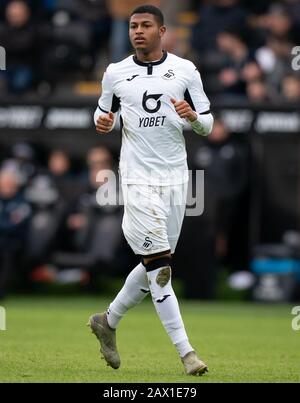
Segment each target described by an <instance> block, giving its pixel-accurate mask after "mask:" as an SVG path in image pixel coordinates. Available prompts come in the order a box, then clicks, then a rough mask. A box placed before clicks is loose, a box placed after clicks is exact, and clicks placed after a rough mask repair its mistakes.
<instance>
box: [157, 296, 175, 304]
mask: <svg viewBox="0 0 300 403" xmlns="http://www.w3.org/2000/svg"><path fill="white" fill-rule="evenodd" d="M170 296H171V295H170V294H167V295H164V296H163V297H162V298H158V299H157V300H156V302H158V303H159V304H161V303H162V302H164V301H165V300H166V299H167V298H168V297H170Z"/></svg>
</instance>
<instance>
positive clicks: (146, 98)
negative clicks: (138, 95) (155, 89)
mask: <svg viewBox="0 0 300 403" xmlns="http://www.w3.org/2000/svg"><path fill="white" fill-rule="evenodd" d="M147 92H148V91H146V92H144V95H143V108H144V109H145V111H146V112H149V113H155V112H158V111H159V110H160V107H161V101H160V100H159V98H160V97H161V96H162V95H163V94H149V95H148V94H147ZM152 99H153V100H154V102H153V101H150V100H152ZM149 101H150V102H149ZM155 102H156V105H154V104H155ZM147 103H148V106H153V108H151V109H150V108H148V106H147ZM149 104H150V105H149Z"/></svg>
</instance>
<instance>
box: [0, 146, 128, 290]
mask: <svg viewBox="0 0 300 403" xmlns="http://www.w3.org/2000/svg"><path fill="white" fill-rule="evenodd" d="M38 155H39V158H38ZM40 156H41V153H40V152H39V153H37V152H36V147H34V146H33V145H31V144H29V143H23V142H22V143H17V144H15V145H14V146H13V147H12V148H11V149H10V150H7V152H6V157H5V158H4V159H3V160H2V162H1V167H0V297H1V296H2V297H3V296H4V293H5V291H6V288H7V287H8V286H9V283H10V279H13V278H17V280H18V282H19V283H20V284H22V286H23V287H24V286H26V285H28V284H29V283H31V282H34V281H37V282H50V283H51V282H68V281H70V282H79V283H82V284H87V285H89V286H91V287H92V286H93V276H94V275H97V273H99V270H98V268H99V265H100V268H101V273H106V274H108V273H109V274H110V275H114V274H116V273H117V272H118V270H121V269H122V267H127V266H128V265H129V263H128V261H127V258H128V259H130V257H129V255H128V256H126V253H127V252H128V249H127V247H125V248H124V240H123V237H122V233H121V219H122V209H121V207H120V206H119V205H115V206H110V205H107V206H100V205H99V204H98V203H97V200H96V193H97V190H98V189H99V187H100V186H101V185H102V184H103V182H101V178H100V182H99V177H97V175H98V173H99V172H101V171H103V170H107V169H109V170H114V169H115V161H114V157H113V155H112V153H111V152H110V150H109V149H108V148H106V147H102V146H100V147H94V148H92V149H90V150H89V152H88V154H87V156H86V161H85V164H82V163H81V164H79V165H78V162H77V163H76V164H75V165H74V161H71V158H70V155H69V154H68V153H67V152H66V151H64V150H51V151H49V152H48V153H47V155H46V160H45V161H41V158H40ZM102 180H103V179H102ZM114 191H115V190H114ZM62 273H63V274H62Z"/></svg>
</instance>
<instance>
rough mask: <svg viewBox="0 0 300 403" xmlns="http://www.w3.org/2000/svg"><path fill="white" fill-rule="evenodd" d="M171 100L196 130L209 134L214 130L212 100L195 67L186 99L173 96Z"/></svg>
mask: <svg viewBox="0 0 300 403" xmlns="http://www.w3.org/2000/svg"><path fill="white" fill-rule="evenodd" d="M171 102H172V103H173V105H174V107H175V110H176V112H177V113H178V115H179V116H180V117H181V118H183V119H186V120H187V121H188V122H189V123H190V125H191V127H192V129H193V130H194V132H196V133H197V134H201V135H202V136H207V135H208V134H209V133H210V132H211V131H212V127H213V122H214V118H213V115H212V114H211V112H210V102H209V100H208V98H207V96H206V94H205V92H204V89H203V84H202V80H201V77H200V73H199V71H198V70H197V69H196V68H195V67H194V71H193V74H192V76H191V80H190V82H189V85H188V87H187V89H186V91H185V94H184V100H182V101H177V100H175V99H174V98H171Z"/></svg>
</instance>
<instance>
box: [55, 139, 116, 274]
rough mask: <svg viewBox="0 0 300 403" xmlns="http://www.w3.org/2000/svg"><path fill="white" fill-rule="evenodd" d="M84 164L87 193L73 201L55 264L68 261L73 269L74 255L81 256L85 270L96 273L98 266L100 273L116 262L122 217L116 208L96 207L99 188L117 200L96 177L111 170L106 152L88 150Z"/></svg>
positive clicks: (109, 184)
mask: <svg viewBox="0 0 300 403" xmlns="http://www.w3.org/2000/svg"><path fill="white" fill-rule="evenodd" d="M87 163H88V175H87V176H88V183H87V189H86V191H85V192H84V193H82V194H81V195H80V196H79V197H78V198H77V200H75V203H74V205H73V207H72V208H71V209H70V211H69V213H68V214H67V216H66V220H65V229H64V239H65V243H64V245H63V250H61V253H60V254H59V256H60V258H59V259H58V260H57V261H58V262H59V261H60V262H61V261H62V260H63V261H64V262H67V261H68V262H69V265H71V264H72V265H74V264H75V262H76V261H77V262H79V259H78V254H81V256H84V259H83V260H84V262H85V264H86V266H87V267H85V268H86V269H90V270H96V271H98V264H99V265H100V266H101V267H102V269H104V268H105V267H111V268H113V267H114V263H115V262H116V260H117V259H118V254H117V253H116V251H117V248H118V247H119V246H120V244H121V240H122V233H121V226H120V223H121V219H122V217H121V209H120V206H119V205H106V206H105V205H99V204H98V201H97V192H98V191H99V188H100V187H101V186H108V187H109V191H110V192H111V194H112V195H115V198H116V200H118V194H117V192H118V190H117V189H116V188H115V186H114V183H106V181H105V180H104V178H101V177H100V178H99V176H98V175H99V174H100V173H101V172H103V171H104V170H112V169H113V168H114V167H113V158H112V154H111V153H110V151H109V149H107V148H106V147H96V148H93V149H91V150H90V152H89V153H88V156H87ZM63 252H65V253H67V255H66V254H64V253H63ZM72 254H73V257H72ZM83 260H82V259H81V260H80V261H81V262H82V261H83ZM78 264H80V263H78Z"/></svg>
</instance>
